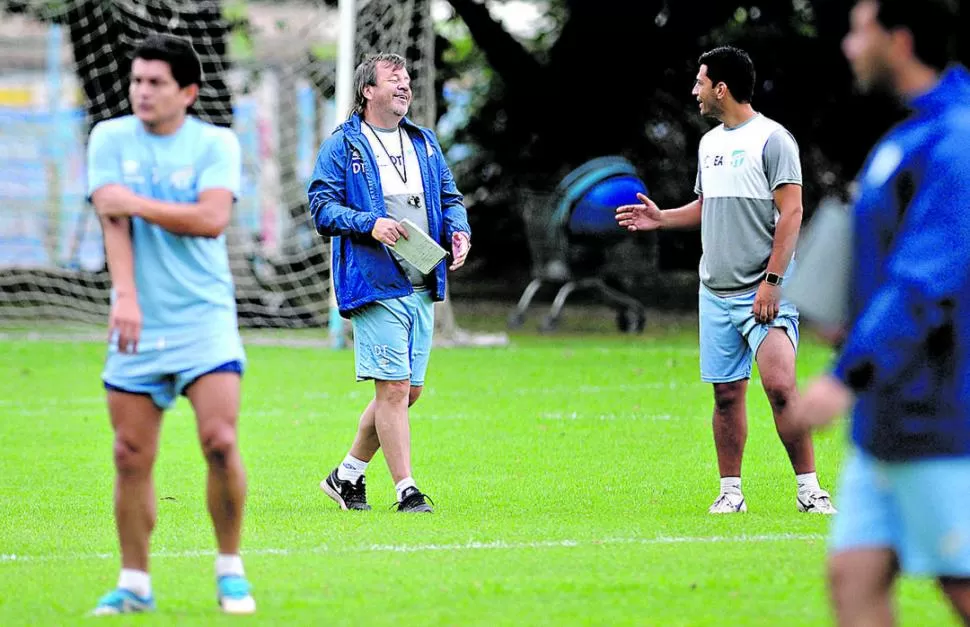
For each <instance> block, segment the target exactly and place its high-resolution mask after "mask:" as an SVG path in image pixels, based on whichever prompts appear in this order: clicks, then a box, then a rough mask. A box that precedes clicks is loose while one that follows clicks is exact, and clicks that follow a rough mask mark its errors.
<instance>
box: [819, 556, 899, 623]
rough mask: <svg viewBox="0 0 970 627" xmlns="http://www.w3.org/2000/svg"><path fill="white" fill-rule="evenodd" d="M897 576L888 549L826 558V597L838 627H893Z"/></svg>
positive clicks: (897, 566)
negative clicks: (827, 580)
mask: <svg viewBox="0 0 970 627" xmlns="http://www.w3.org/2000/svg"><path fill="white" fill-rule="evenodd" d="M898 572H899V565H898V563H897V561H896V554H895V553H893V551H892V550H890V549H879V548H874V549H854V550H850V551H844V552H841V553H836V554H835V555H833V556H832V557H830V558H829V594H830V595H831V600H832V606H833V608H834V609H835V615H836V619H837V622H838V625H839V626H840V627H889V626H891V625H893V624H894V623H895V617H894V613H893V602H892V589H893V583H894V582H895V580H896V575H897V573H898Z"/></svg>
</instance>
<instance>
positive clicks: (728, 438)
mask: <svg viewBox="0 0 970 627" xmlns="http://www.w3.org/2000/svg"><path fill="white" fill-rule="evenodd" d="M747 388H748V382H747V381H733V382H731V383H715V384H714V419H713V424H714V447H715V448H716V449H717V467H718V470H719V471H720V473H721V476H722V477H740V476H741V459H742V458H743V456H744V443H745V441H746V440H747V439H748V418H747V414H746V411H745V406H744V402H745V391H746V390H747Z"/></svg>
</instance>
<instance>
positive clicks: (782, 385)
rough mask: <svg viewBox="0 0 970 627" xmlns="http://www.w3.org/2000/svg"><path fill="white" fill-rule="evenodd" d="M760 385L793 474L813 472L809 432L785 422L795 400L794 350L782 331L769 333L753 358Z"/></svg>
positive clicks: (796, 388) (774, 330) (813, 464)
mask: <svg viewBox="0 0 970 627" xmlns="http://www.w3.org/2000/svg"><path fill="white" fill-rule="evenodd" d="M756 359H757V361H758V371H759V372H760V373H761V384H762V386H764V389H765V395H766V396H767V397H768V402H769V403H770V404H771V412H772V414H774V417H775V429H776V430H777V431H778V437H779V438H781V442H782V444H784V445H785V450H786V451H787V452H788V459H790V460H791V464H792V468H794V469H795V474H798V475H801V474H805V473H810V472H815V449H814V447H813V446H812V435H811V433H810V432H809V431H808V430H805V429H795V428H793V427H792V426H791V424H790V421H789V419H788V408H789V407H791V405H792V402H793V401H794V400H795V399H796V398H797V396H798V387H797V384H796V382H795V347H794V346H792V343H791V340H790V339H788V335H787V334H786V333H785V331H784V329H777V328H775V329H771V330H769V331H768V337H766V338H765V339H764V341H763V342H762V343H761V346H760V347H759V348H758V354H757V355H756Z"/></svg>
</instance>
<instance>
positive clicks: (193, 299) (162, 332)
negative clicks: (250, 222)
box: [88, 116, 242, 350]
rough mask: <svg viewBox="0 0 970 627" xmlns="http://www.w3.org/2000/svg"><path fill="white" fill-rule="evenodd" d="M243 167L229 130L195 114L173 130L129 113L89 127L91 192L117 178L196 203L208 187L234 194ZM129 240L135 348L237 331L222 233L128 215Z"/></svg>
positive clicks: (138, 189) (148, 193)
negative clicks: (148, 125) (154, 128)
mask: <svg viewBox="0 0 970 627" xmlns="http://www.w3.org/2000/svg"><path fill="white" fill-rule="evenodd" d="M241 172H242V165H241V157H240V150H239V141H238V140H237V139H236V136H235V134H234V133H233V132H232V131H231V130H230V129H225V128H220V127H217V126H213V125H211V124H207V123H205V122H202V121H200V120H198V119H196V118H194V117H187V118H186V119H185V123H184V124H182V126H181V127H180V128H179V129H178V131H176V132H175V133H173V134H171V135H153V134H152V133H149V132H148V131H146V130H145V127H144V126H143V125H142V123H141V122H140V121H139V120H138V119H137V118H136V117H134V116H126V117H122V118H117V119H113V120H106V121H104V122H101V123H99V124H97V125H96V126H95V127H94V129H93V130H92V131H91V137H90V140H89V144H88V195H89V196H90V195H91V194H93V193H94V192H95V191H96V190H97V189H98V188H100V187H103V186H105V185H110V184H120V185H124V186H125V187H127V188H128V189H130V190H131V191H132V192H134V193H135V194H138V195H139V196H144V197H148V198H152V199H155V200H160V201H166V202H176V203H194V202H198V198H199V194H200V193H201V192H202V191H204V190H207V189H226V190H229V191H231V192H232V193H233V195H234V196H238V194H239V183H240V176H241ZM131 240H132V247H133V252H134V262H135V288H136V290H137V293H138V304H139V306H140V307H141V311H142V336H141V341H140V342H139V350H143V349H147V350H150V349H152V348H164V347H165V346H173V345H177V344H183V343H190V342H193V341H195V340H197V339H198V338H199V337H201V336H204V335H206V334H209V333H214V332H215V333H220V332H221V333H224V332H226V330H227V329H228V330H231V331H232V332H237V322H236V301H235V295H234V292H235V290H234V288H233V281H232V274H231V272H230V270H229V256H228V253H227V250H226V238H225V234H222V235H220V236H219V237H216V238H209V237H193V236H187V235H176V234H174V233H170V232H169V231H166V230H165V229H163V228H162V227H160V226H157V225H154V224H151V223H149V222H146V221H145V220H142V219H141V218H137V217H133V218H132V219H131Z"/></svg>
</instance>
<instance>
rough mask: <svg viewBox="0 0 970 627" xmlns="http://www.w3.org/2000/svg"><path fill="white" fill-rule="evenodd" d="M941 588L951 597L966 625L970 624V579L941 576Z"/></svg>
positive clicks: (951, 602) (954, 607) (952, 603)
mask: <svg viewBox="0 0 970 627" xmlns="http://www.w3.org/2000/svg"><path fill="white" fill-rule="evenodd" d="M939 583H940V588H942V589H943V593H944V594H945V595H946V596H947V598H949V599H950V605H952V606H953V609H954V610H956V612H957V614H959V616H960V620H962V621H963V624H964V625H968V626H970V579H968V578H957V577H941V578H940V580H939Z"/></svg>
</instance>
